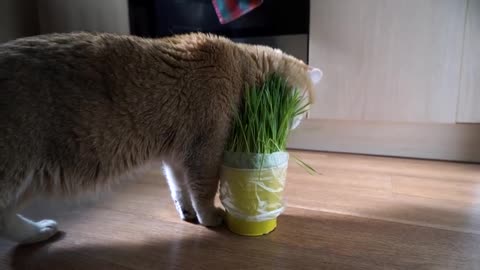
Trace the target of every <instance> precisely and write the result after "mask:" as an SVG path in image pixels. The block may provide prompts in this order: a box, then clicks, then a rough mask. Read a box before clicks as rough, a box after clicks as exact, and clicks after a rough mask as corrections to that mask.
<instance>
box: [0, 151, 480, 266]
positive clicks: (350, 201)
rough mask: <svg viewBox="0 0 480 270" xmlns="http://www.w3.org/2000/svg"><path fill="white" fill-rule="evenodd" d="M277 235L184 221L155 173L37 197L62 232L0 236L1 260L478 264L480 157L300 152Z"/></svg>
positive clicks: (34, 211)
mask: <svg viewBox="0 0 480 270" xmlns="http://www.w3.org/2000/svg"><path fill="white" fill-rule="evenodd" d="M297 155H298V156H300V157H301V158H302V159H303V160H304V161H306V162H308V163H310V164H312V165H313V166H314V167H315V168H316V169H317V170H318V171H319V172H320V173H322V175H320V176H311V175H308V174H307V173H305V172H304V171H303V170H302V169H301V168H299V167H298V166H297V165H295V163H294V162H292V163H291V166H290V168H289V177H288V186H287V200H288V208H287V210H286V212H285V213H284V214H283V215H282V216H281V217H280V218H279V227H278V228H277V229H276V230H275V231H274V232H273V233H271V234H270V235H267V236H263V237H258V238H248V237H240V236H236V235H233V234H231V233H230V232H228V231H227V230H226V229H225V228H220V229H216V230H211V229H206V228H203V227H200V226H197V225H193V224H189V223H186V222H182V221H180V220H179V219H178V218H177V215H176V213H175V210H174V207H173V205H172V204H171V202H170V199H169V195H168V191H167V187H166V185H165V183H164V181H163V178H162V176H161V175H160V174H158V173H156V172H152V173H151V174H149V175H148V176H146V177H144V178H143V179H139V181H137V182H135V183H131V184H128V185H124V186H122V187H119V188H117V189H116V190H115V191H114V192H113V193H111V194H110V195H108V196H105V197H102V198H101V199H99V200H98V201H97V202H91V203H87V204H85V203H83V204H82V206H78V205H65V204H62V203H58V202H57V203H38V204H35V205H34V206H32V207H31V208H30V209H27V211H26V212H28V213H29V215H30V216H31V217H34V218H37V219H40V218H45V217H48V218H52V217H53V218H55V219H57V220H58V221H59V222H60V226H61V230H62V231H63V233H62V234H61V235H59V236H58V237H56V239H55V241H52V242H49V243H46V244H39V245H34V246H29V247H16V246H15V245H14V244H12V243H8V242H0V269H49V270H52V269H66V270H67V269H68V270H70V269H88V270H94V269H95V270H96V269H369V270H371V269H480V165H473V164H460V163H447V162H434V161H421V160H408V159H395V158H383V157H369V156H358V155H347V154H330V153H306V152H298V153H297Z"/></svg>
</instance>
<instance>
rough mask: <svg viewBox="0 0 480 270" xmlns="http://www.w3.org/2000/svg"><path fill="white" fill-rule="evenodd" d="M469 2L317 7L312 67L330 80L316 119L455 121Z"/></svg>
mask: <svg viewBox="0 0 480 270" xmlns="http://www.w3.org/2000/svg"><path fill="white" fill-rule="evenodd" d="M466 3H467V1H466V0H458V1H451V0H422V1H417V0H402V1H397V0H362V1H358V0H343V1H338V0H321V1H312V3H311V14H310V18H311V19H310V20H311V21H310V45H309V48H310V49H309V50H310V53H309V55H310V56H309V58H310V59H309V61H310V64H311V65H313V66H316V67H318V68H320V69H322V70H323V71H324V77H323V79H322V82H321V83H320V84H319V85H318V87H317V89H316V90H317V95H318V98H317V103H316V104H315V105H314V106H313V108H312V112H311V114H310V117H311V118H312V119H340V120H378V121H401V122H428V123H432V122H436V123H455V121H456V112H457V97H458V93H459V83H460V69H461V56H462V54H461V53H462V48H463V34H464V24H465V13H466V12H465V10H466ZM477 15H478V14H477ZM476 17H478V16H476ZM476 19H477V18H475V19H474V20H476ZM477 47H478V46H477ZM475 49H476V48H475ZM472 56H473V55H472ZM474 59H476V58H472V60H471V61H473V62H475V61H476V60H474ZM473 62H472V63H473ZM477 62H478V61H477Z"/></svg>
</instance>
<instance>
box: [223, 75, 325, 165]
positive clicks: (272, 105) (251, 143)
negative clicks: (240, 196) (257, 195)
mask: <svg viewBox="0 0 480 270" xmlns="http://www.w3.org/2000/svg"><path fill="white" fill-rule="evenodd" d="M309 105H310V104H309V102H308V101H307V97H305V96H304V95H302V93H301V91H300V90H299V89H296V88H294V87H291V86H289V85H288V82H287V80H286V79H285V78H283V77H281V76H279V75H277V74H272V75H270V76H268V77H267V78H266V79H265V81H264V83H263V84H262V85H259V86H250V87H246V89H245V95H244V97H243V102H242V106H241V108H240V109H239V110H238V111H237V112H236V113H235V115H234V118H233V124H232V129H231V133H230V137H229V139H228V141H227V145H226V151H229V152H241V153H256V154H271V153H274V152H281V151H286V149H287V141H288V136H289V133H290V130H291V128H292V124H293V120H294V118H295V117H297V116H300V115H301V114H303V113H305V112H306V111H307V110H308V106H309ZM295 159H296V160H297V163H299V164H300V165H301V166H302V167H304V168H305V169H307V170H308V171H309V172H315V170H314V169H313V168H312V167H310V166H309V165H307V164H306V163H304V162H303V161H300V160H299V159H298V158H295Z"/></svg>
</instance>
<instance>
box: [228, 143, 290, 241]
mask: <svg viewBox="0 0 480 270" xmlns="http://www.w3.org/2000/svg"><path fill="white" fill-rule="evenodd" d="M249 155H250V156H249ZM252 155H253V156H252ZM235 158H237V159H236V160H235ZM225 163H226V165H224V166H223V168H222V172H221V177H220V179H221V182H220V199H221V201H222V204H223V205H224V207H225V209H226V211H227V216H226V223H227V226H228V228H229V229H230V230H231V231H232V232H234V233H236V234H239V235H245V236H260V235H264V234H268V233H270V232H271V231H273V230H274V229H275V228H276V227H277V217H278V216H279V215H280V214H281V213H282V212H283V209H284V205H283V190H284V187H285V179H286V174H287V167H288V154H287V153H285V152H278V153H274V154H271V155H268V156H267V157H266V158H265V157H262V159H259V157H258V155H256V154H233V159H227V161H226V162H225ZM233 166H236V167H247V168H234V167H233ZM252 167H259V168H252Z"/></svg>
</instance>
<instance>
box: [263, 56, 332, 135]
mask: <svg viewBox="0 0 480 270" xmlns="http://www.w3.org/2000/svg"><path fill="white" fill-rule="evenodd" d="M271 58H273V59H275V60H274V61H273V65H272V66H273V67H274V69H275V70H274V72H277V73H279V74H281V75H282V76H284V77H285V78H286V79H287V81H288V82H289V83H290V84H291V86H292V87H293V88H295V89H297V90H300V91H301V92H302V95H303V96H304V103H303V104H302V106H303V105H306V103H309V106H310V105H312V104H313V103H314V101H315V91H314V90H315V88H314V87H315V85H316V84H318V83H319V82H320V80H321V79H322V77H323V72H322V71H321V70H320V69H318V68H315V67H311V66H308V65H306V64H305V63H304V62H303V61H301V60H299V59H297V58H295V57H293V56H291V55H288V54H285V53H283V52H282V51H281V50H279V49H274V50H273V55H272V56H271ZM308 109H310V108H309V107H308ZM306 114H307V112H305V113H303V114H301V115H299V116H297V117H295V119H294V120H293V123H292V127H291V129H295V128H297V127H298V126H299V125H300V123H301V121H302V120H303V119H304V118H305V117H306Z"/></svg>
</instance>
